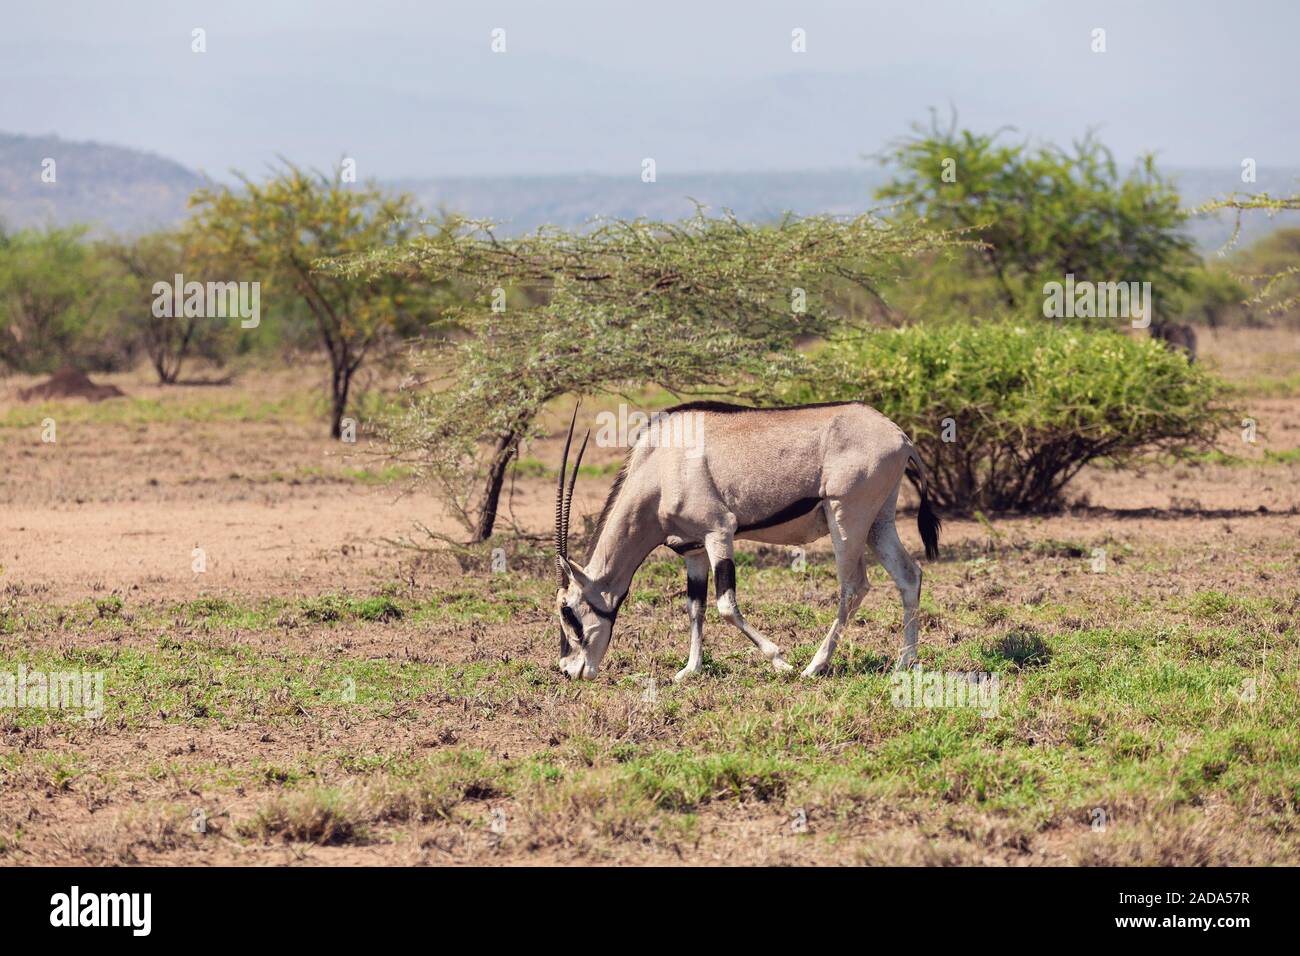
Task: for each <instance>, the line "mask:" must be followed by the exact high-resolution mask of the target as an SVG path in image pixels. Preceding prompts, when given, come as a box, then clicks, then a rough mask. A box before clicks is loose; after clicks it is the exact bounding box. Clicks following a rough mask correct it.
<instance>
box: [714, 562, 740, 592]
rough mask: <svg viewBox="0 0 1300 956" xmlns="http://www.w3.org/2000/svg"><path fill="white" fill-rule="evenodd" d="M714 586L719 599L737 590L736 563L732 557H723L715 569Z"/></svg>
mask: <svg viewBox="0 0 1300 956" xmlns="http://www.w3.org/2000/svg"><path fill="white" fill-rule="evenodd" d="M713 587H714V590H715V592H716V593H717V595H718V600H722V595H724V594H729V593H732V592H734V591H735V590H736V563H735V562H734V561H732V560H731V558H723V559H722V560H721V561H719V562H718V564H717V566H716V567H715V568H714V569H713Z"/></svg>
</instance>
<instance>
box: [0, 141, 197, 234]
mask: <svg viewBox="0 0 1300 956" xmlns="http://www.w3.org/2000/svg"><path fill="white" fill-rule="evenodd" d="M46 159H53V160H54V162H55V166H54V174H55V181H54V182H52V183H47V182H43V181H42V179H41V171H42V168H43V166H42V164H43V163H44V161H45V160H46ZM203 183H204V180H203V178H202V177H201V176H199V175H198V174H197V173H195V172H193V171H191V170H189V169H186V168H185V167H184V166H182V165H181V164H180V163H177V162H175V161H173V160H170V159H165V158H163V157H161V156H155V155H153V154H152V153H143V152H140V151H139V150H134V149H128V148H125V147H121V146H106V145H104V144H102V143H75V142H70V141H68V140H64V139H59V138H58V137H57V136H15V135H12V134H9V133H0V223H3V224H4V225H5V227H6V228H9V229H15V228H19V227H23V226H44V225H58V226H69V225H74V224H77V223H85V224H87V225H90V226H91V227H92V228H93V230H94V232H95V233H97V234H104V233H110V232H120V233H137V232H147V231H148V230H150V229H153V228H157V227H159V226H166V225H170V224H172V223H175V222H177V221H179V220H180V219H183V218H184V217H185V215H186V203H187V202H188V201H189V197H190V193H192V192H193V191H194V190H195V189H197V188H199V187H200V186H201V185H203Z"/></svg>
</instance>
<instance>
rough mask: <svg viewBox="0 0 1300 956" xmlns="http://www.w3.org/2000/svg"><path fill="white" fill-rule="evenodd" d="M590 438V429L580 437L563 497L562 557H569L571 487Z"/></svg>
mask: <svg viewBox="0 0 1300 956" xmlns="http://www.w3.org/2000/svg"><path fill="white" fill-rule="evenodd" d="M590 437H591V429H590V428H588V429H587V434H585V435H584V436H582V445H581V447H579V448H578V457H577V459H576V460H575V461H574V463H573V474H571V475H570V476H569V493H568V494H567V495H565V496H564V556H565V557H566V558H567V557H568V556H569V513H570V511H571V510H572V509H573V486H574V485H576V484H577V483H578V469H579V468H581V467H582V453H583V452H584V451H586V450H587V439H589V438H590Z"/></svg>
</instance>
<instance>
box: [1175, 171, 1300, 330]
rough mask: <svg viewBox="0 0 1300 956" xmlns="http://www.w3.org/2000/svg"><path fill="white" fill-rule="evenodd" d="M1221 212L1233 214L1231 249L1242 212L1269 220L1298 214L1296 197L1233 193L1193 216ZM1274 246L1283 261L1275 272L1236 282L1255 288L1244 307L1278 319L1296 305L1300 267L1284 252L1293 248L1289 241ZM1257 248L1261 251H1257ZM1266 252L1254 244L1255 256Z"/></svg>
mask: <svg viewBox="0 0 1300 956" xmlns="http://www.w3.org/2000/svg"><path fill="white" fill-rule="evenodd" d="M1223 209H1230V210H1232V211H1233V212H1234V213H1235V214H1236V223H1235V224H1234V227H1233V230H1232V236H1231V237H1230V238H1229V239H1228V242H1227V243H1226V246H1232V245H1235V244H1236V242H1237V237H1238V236H1240V234H1241V214H1242V213H1243V212H1249V211H1252V210H1253V211H1260V210H1262V211H1264V212H1265V213H1267V214H1268V215H1270V216H1272V215H1275V214H1276V213H1279V212H1296V211H1300V194H1297V195H1292V196H1270V195H1269V194H1268V193H1233V194H1231V195H1229V196H1226V197H1224V198H1223V199H1215V200H1212V201H1210V202H1208V203H1206V204H1205V205H1203V206H1199V207H1197V208H1196V209H1195V210H1193V212H1196V213H1210V212H1218V211H1220V210H1223ZM1275 243H1276V244H1279V245H1282V246H1283V248H1282V249H1279V250H1277V251H1278V252H1279V253H1280V256H1279V258H1280V259H1282V260H1283V261H1282V262H1280V263H1278V264H1277V267H1276V268H1273V269H1269V270H1268V271H1265V272H1262V273H1259V272H1256V273H1253V274H1250V275H1242V276H1239V277H1238V278H1240V279H1241V280H1242V281H1243V282H1246V283H1249V284H1251V285H1252V286H1253V287H1254V288H1255V294H1254V295H1253V296H1252V297H1251V298H1250V299H1248V300H1247V304H1249V305H1263V306H1265V308H1266V311H1268V312H1269V313H1270V314H1273V315H1280V314H1283V313H1285V312H1287V311H1288V310H1290V309H1293V308H1295V306H1296V305H1300V281H1297V276H1300V265H1296V264H1295V263H1294V258H1295V254H1294V252H1293V251H1292V250H1291V249H1287V248H1285V246H1286V245H1288V244H1291V245H1293V244H1294V238H1293V237H1291V236H1283V237H1282V238H1281V240H1280V241H1279V240H1277V239H1276V238H1275ZM1261 246H1265V248H1264V249H1261V248H1260V247H1261ZM1269 251H1270V250H1268V249H1267V247H1266V244H1265V242H1260V243H1257V244H1256V246H1255V252H1256V254H1257V255H1258V254H1259V253H1261V252H1263V253H1264V254H1265V256H1267V254H1268V252H1269ZM1252 258H1254V257H1253V256H1248V257H1247V261H1249V260H1250V259H1252Z"/></svg>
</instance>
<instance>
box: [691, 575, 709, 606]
mask: <svg viewBox="0 0 1300 956" xmlns="http://www.w3.org/2000/svg"><path fill="white" fill-rule="evenodd" d="M686 599H687V600H688V601H690V602H691V603H692V604H694V603H696V602H699V603H700V604H703V603H704V602H705V601H707V600H708V599H709V575H708V572H707V571H706V572H705V573H704V574H702V575H700V576H699V577H698V578H693V577H691V576H690V575H689V574H687V575H686Z"/></svg>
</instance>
